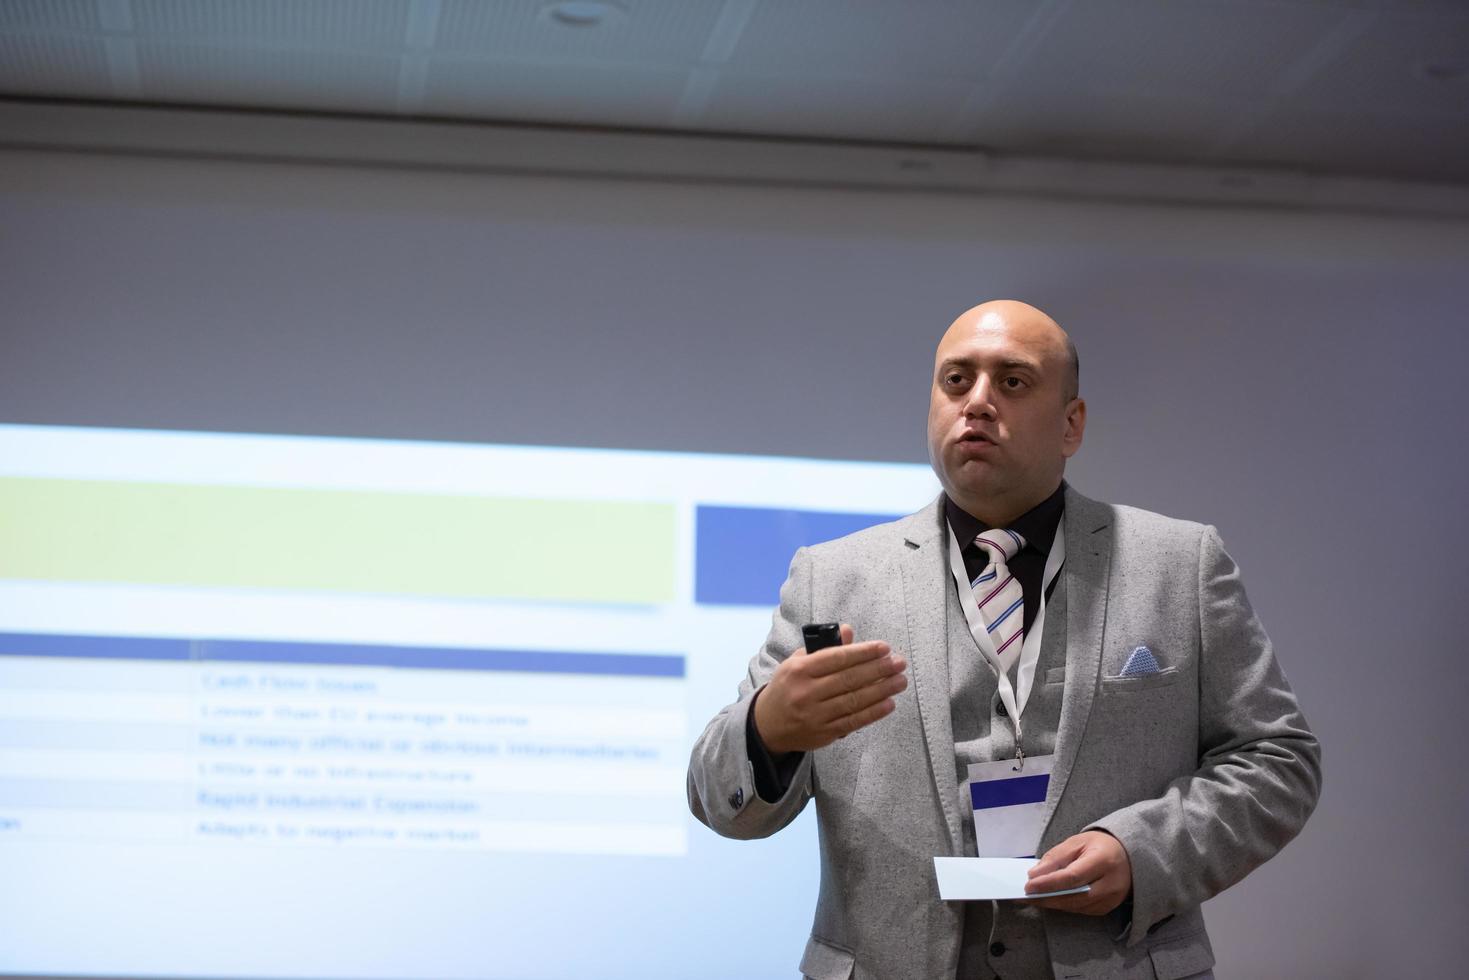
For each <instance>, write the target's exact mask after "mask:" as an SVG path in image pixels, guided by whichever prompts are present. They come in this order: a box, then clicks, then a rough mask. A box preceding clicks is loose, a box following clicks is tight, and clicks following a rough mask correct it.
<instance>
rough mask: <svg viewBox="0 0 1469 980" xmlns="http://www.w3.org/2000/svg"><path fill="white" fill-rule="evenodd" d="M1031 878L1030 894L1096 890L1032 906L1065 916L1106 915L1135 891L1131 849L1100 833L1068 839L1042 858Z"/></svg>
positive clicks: (1042, 900)
mask: <svg viewBox="0 0 1469 980" xmlns="http://www.w3.org/2000/svg"><path fill="white" fill-rule="evenodd" d="M1029 875H1030V880H1029V881H1027V882H1026V883H1025V891H1026V893H1027V894H1034V893H1036V892H1058V891H1062V890H1064V889H1067V888H1080V887H1081V886H1082V885H1091V886H1092V890H1091V891H1089V892H1082V893H1081V894H1080V895H1061V896H1059V897H1057V898H1042V899H1037V900H1036V901H1034V902H1031V903H1030V904H1032V905H1039V906H1041V907H1042V908H1047V909H1060V910H1061V911H1062V912H1079V913H1081V914H1082V915H1106V914H1107V913H1108V912H1110V911H1112V910H1113V909H1115V908H1116V907H1117V906H1119V905H1121V904H1122V900H1123V899H1124V898H1126V897H1127V895H1128V893H1129V892H1131V891H1132V861H1131V859H1129V858H1128V856H1127V849H1126V848H1125V847H1123V846H1122V842H1121V841H1119V840H1118V839H1117V838H1115V837H1113V836H1112V835H1111V834H1108V833H1105V832H1103V831H1100V830H1088V831H1086V832H1084V833H1080V834H1077V835H1076V836H1075V837H1068V838H1066V839H1065V840H1063V841H1062V842H1061V843H1059V844H1057V845H1056V846H1055V847H1053V848H1051V849H1050V850H1049V851H1047V852H1046V853H1044V854H1042V855H1041V859H1040V861H1038V862H1037V863H1036V866H1035V867H1033V868H1031V869H1030V872H1029Z"/></svg>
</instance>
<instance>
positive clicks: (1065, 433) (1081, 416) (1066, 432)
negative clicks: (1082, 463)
mask: <svg viewBox="0 0 1469 980" xmlns="http://www.w3.org/2000/svg"><path fill="white" fill-rule="evenodd" d="M1085 434H1086V400H1085V399H1082V398H1073V399H1071V401H1070V402H1068V403H1067V405H1066V428H1065V429H1063V430H1062V433H1061V455H1062V456H1065V457H1066V458H1067V459H1070V458H1071V457H1072V456H1074V455H1076V451H1077V450H1078V449H1080V448H1081V438H1082V436H1083V435H1085Z"/></svg>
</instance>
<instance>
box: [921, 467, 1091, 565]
mask: <svg viewBox="0 0 1469 980" xmlns="http://www.w3.org/2000/svg"><path fill="white" fill-rule="evenodd" d="M1065 506H1066V481H1065V480H1062V481H1061V485H1060V486H1058V487H1057V488H1056V492H1055V493H1053V494H1051V495H1050V496H1049V497H1047V498H1046V499H1045V500H1042V501H1041V502H1040V503H1038V504H1036V505H1035V506H1034V507H1032V508H1031V509H1030V510H1028V511H1026V512H1025V513H1023V514H1021V515H1020V516H1019V517H1017V518H1015V520H1013V521H1011V522H1010V530H1012V531H1014V532H1015V533H1016V534H1018V535H1020V536H1021V537H1022V538H1024V539H1025V547H1027V548H1034V549H1035V550H1036V551H1039V552H1040V553H1041V554H1043V555H1048V554H1050V553H1051V541H1052V539H1054V538H1055V537H1056V525H1058V524H1060V523H1061V511H1062V510H1064V509H1065ZM944 514H945V516H947V517H948V519H949V527H951V528H953V529H954V537H955V538H956V539H958V541H959V542H960V546H961V547H964V548H968V547H970V546H971V545H973V544H974V539H975V538H976V537H978V536H979V534H980V532H982V531H988V530H989V529H990V526H989V525H988V524H986V523H985V522H984V521H981V520H980V519H979V518H977V517H975V516H974V515H973V514H971V513H969V512H968V511H966V510H964V509H963V508H962V507H960V506H959V505H958V504H956V503H954V501H953V500H952V499H950V497H949V495H948V494H944Z"/></svg>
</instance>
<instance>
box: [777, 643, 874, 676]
mask: <svg viewBox="0 0 1469 980" xmlns="http://www.w3.org/2000/svg"><path fill="white" fill-rule="evenodd" d="M891 651H892V647H890V646H888V645H887V644H886V643H884V642H883V641H882V640H866V641H864V642H862V643H847V644H844V645H843V646H839V647H827V648H826V649H825V650H817V651H816V652H815V653H808V654H806V656H804V657H802V658H801V659H800V661H798V663H799V664H800V667H801V670H802V671H803V672H804V673H805V674H806V676H807V677H826V676H827V675H829V674H835V673H839V672H841V671H843V670H847V669H849V668H851V667H855V666H857V665H858V664H864V663H867V662H868V661H869V660H876V659H877V658H879V657H884V656H886V655H887V654H888V653H890V652H891Z"/></svg>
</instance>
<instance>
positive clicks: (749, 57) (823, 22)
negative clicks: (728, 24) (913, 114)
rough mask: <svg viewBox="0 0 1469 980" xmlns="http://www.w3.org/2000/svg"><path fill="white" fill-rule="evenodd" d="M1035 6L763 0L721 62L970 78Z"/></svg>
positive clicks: (776, 69)
mask: <svg viewBox="0 0 1469 980" xmlns="http://www.w3.org/2000/svg"><path fill="white" fill-rule="evenodd" d="M1038 6H1039V4H1038V3H1037V2H1036V0H993V2H985V3H975V2H972V0H941V2H931V3H893V2H890V0H780V2H770V0H767V2H765V3H762V4H760V5H759V6H758V7H756V8H755V12H754V14H753V16H752V17H751V18H750V21H749V23H748V25H747V26H746V27H745V30H744V34H743V36H742V37H741V38H740V41H739V44H738V45H736V46H735V48H734V51H733V53H732V54H731V56H730V59H729V66H730V67H731V68H732V69H734V70H736V71H744V72H749V73H751V77H759V75H760V74H765V75H769V74H791V73H795V72H809V73H811V74H814V75H854V76H864V77H867V78H880V79H884V80H892V79H894V78H904V77H913V76H917V75H951V76H956V77H963V78H971V79H978V78H981V77H983V76H984V74H985V73H986V72H988V71H989V70H990V68H991V67H992V66H993V64H994V62H995V61H996V60H997V59H998V58H999V57H1000V56H1001V54H1003V53H1004V51H1005V49H1006V47H1007V46H1008V45H1009V44H1010V43H1011V41H1012V40H1014V38H1015V36H1016V34H1017V33H1018V32H1019V31H1020V29H1021V28H1022V27H1024V26H1025V24H1026V23H1027V21H1029V19H1030V18H1031V16H1032V15H1033V13H1034V11H1035V9H1036V8H1037V7H1038Z"/></svg>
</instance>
